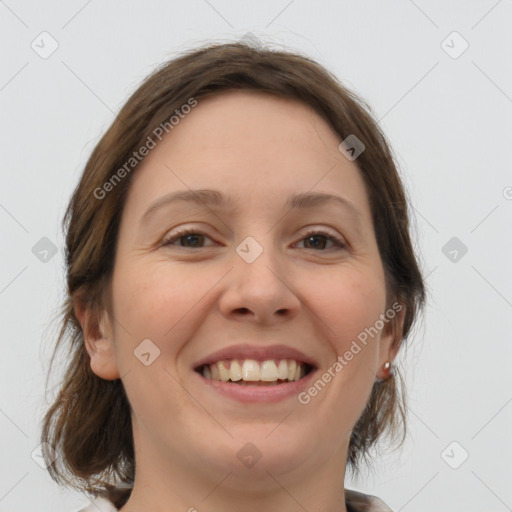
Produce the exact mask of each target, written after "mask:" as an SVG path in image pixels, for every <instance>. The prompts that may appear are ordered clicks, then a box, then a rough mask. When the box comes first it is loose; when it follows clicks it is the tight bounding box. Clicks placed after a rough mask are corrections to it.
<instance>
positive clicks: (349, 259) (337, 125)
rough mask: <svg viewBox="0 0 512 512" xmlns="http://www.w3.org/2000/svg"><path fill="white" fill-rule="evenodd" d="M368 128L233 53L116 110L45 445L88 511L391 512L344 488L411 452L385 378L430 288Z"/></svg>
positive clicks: (302, 81)
mask: <svg viewBox="0 0 512 512" xmlns="http://www.w3.org/2000/svg"><path fill="white" fill-rule="evenodd" d="M368 110H369V109H368V107H367V106H366V105H365V104H364V103H363V102H362V101H361V100H359V99H358V98H357V97H356V96H355V95H354V94H353V93H351V92H350V91H348V90H347V89H345V88H344V87H343V86H342V85H341V84H340V83H339V82H338V81H337V79H336V78H335V77H334V76H333V75H331V74H330V73H329V72H328V71H326V70H325V69H324V68H323V67H321V66H320V65H318V64H317V63H315V62H313V61H312V60H310V59H308V58H306V57H303V56H300V55H297V54H292V53H288V52H278V51H271V50H265V49H255V48H252V47H250V46H247V45H244V44H241V43H231V44H220V45H213V46H208V47H204V48H201V49H196V50H194V51H191V52H189V53H188V54H185V55H182V56H180V57H179V58H177V59H175V60H173V61H171V62H169V63H167V64H165V65H164V66H163V67H161V68H160V69H159V70H157V71H155V73H153V74H152V75H151V76H150V77H148V78H147V79H146V80H145V81H144V83H143V84H142V85H141V86H140V87H139V89H138V90H137V91H136V92H135V93H134V94H133V95H132V97H131V98H130V99H129V100H128V101H127V103H126V104H125V106H124V107H123V108H122V110H121V112H120V113H119V115H118V116H117V118H116V119H115V120H114V122H113V123H112V126H111V127H110V128H109V129H108V131H107V133H106V134H105V135H104V136H103V138H102V139H101V140H100V142H99V143H98V145H97V146H96V148H95V149H94V151H93V153H92V155H91V157H90V159H89V161H88V162H87V165H86V167H85V170H84V172H83V175H82V178H81V180H80V183H79V184H78V186H77V188H76V190H75V192H74V194H73V197H72V199H71V202H70V204H69V207H68V210H67V212H66V216H65V229H66V234H67V237H66V251H67V252H66V258H67V285H68V290H67V291H68V299H67V301H66V303H65V305H64V308H63V320H62V322H63V323H62V330H61V333H60V337H59V340H58V343H57V348H58V347H59V346H60V345H62V344H63V342H64V340H66V339H68V340H69V341H70V344H71V350H72V357H71V359H69V362H68V367H67V372H66V374H65V377H64V380H63V382H62V387H61V390H60V393H59V394H58V396H57V398H56V400H55V402H54V403H53V405H52V407H51V408H50V409H49V411H48V412H47V414H46V417H45V421H44V425H43V431H42V440H43V442H46V443H48V444H47V445H44V446H48V447H50V446H51V447H53V448H55V449H56V450H57V453H59V457H58V458H57V459H56V460H53V459H54V457H52V456H51V455H52V452H51V450H47V451H46V453H45V457H46V458H47V463H48V464H50V465H49V471H50V474H51V476H52V478H54V479H55V480H56V481H57V482H59V483H63V484H65V485H69V486H73V487H74V488H76V489H79V490H82V491H85V492H88V493H90V494H91V495H92V496H93V497H95V498H96V502H95V504H92V505H91V506H90V509H91V510H92V509H94V510H97V508H101V509H102V510H106V507H105V504H106V503H107V504H108V507H109V509H111V510H121V511H122V512H135V511H137V510H138V511H141V510H152V511H160V510H165V511H175V510H176V511H177V510H189V511H193V510H198V511H201V512H202V511H217V510H223V511H228V510H241V509H243V510H246V511H260V510H267V511H273V510H276V511H277V510H279V511H292V510H294V511H295V510H308V511H311V512H312V511H320V510H322V511H327V510H329V511H331V510H332V511H335V510H336V511H347V512H352V511H386V510H391V509H390V508H389V507H388V506H387V505H385V504H384V503H383V502H382V501H381V500H379V499H378V498H375V497H371V496H368V495H365V494H362V493H358V492H356V491H353V490H348V489H344V485H343V482H344V478H345V472H346V468H348V469H349V470H351V471H353V472H354V473H357V471H358V469H359V466H360V463H361V462H364V461H366V460H368V459H369V456H368V453H369V449H370V448H371V447H372V446H373V445H375V443H376V442H377V441H378V440H380V439H381V438H383V436H385V435H387V436H388V437H390V438H391V439H393V440H397V439H398V438H399V437H400V436H399V432H400V431H402V434H403V435H402V441H403V438H404V436H405V409H404V407H405V401H404V395H403V393H402V392H401V387H400V385H399V381H400V374H399V372H398V370H397V369H396V368H395V367H394V365H393V361H394V360H395V358H396V356H397V353H398V351H399V349H400V347H401V346H402V344H403V343H404V342H405V340H406V338H407V335H408V333H409V332H410V330H411V327H412V325H413V323H414V321H415V319H416V317H417V315H418V312H419V311H420V309H421V308H422V307H423V305H424V301H425V289H424V282H423V279H422V276H421V272H420V270H419V268H418V264H417V260H416V257H415V254H414V251H413V249H412V244H411V240H410V236H409V223H408V214H407V203H406V197H405V194H404V190H403V186H402V184H401V181H400V178H399V175H398V173H397V170H396V167H395V164H394V161H393V158H392V155H391V152H390V149H389V147H388V144H387V143H386V139H385V137H384V135H383V134H382V133H381V132H380V130H379V128H378V126H377V124H376V122H375V121H374V120H373V119H372V117H371V115H370V114H369V113H368ZM67 334H71V335H70V336H67V337H66V335H67ZM54 356H55V354H54ZM100 503H101V507H99V504H100ZM85 510H89V509H85Z"/></svg>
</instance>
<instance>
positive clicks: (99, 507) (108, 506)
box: [75, 496, 118, 512]
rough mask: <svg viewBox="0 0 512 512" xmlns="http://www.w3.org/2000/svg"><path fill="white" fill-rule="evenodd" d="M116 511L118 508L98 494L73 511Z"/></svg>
mask: <svg viewBox="0 0 512 512" xmlns="http://www.w3.org/2000/svg"><path fill="white" fill-rule="evenodd" d="M98 511H101V512H118V509H117V508H116V507H114V505H112V503H110V501H108V500H107V499H105V498H102V497H100V496H98V497H97V498H95V499H94V500H93V501H90V502H89V504H88V505H87V506H85V507H84V508H81V509H79V510H76V511H75V512H98Z"/></svg>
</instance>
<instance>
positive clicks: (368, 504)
mask: <svg viewBox="0 0 512 512" xmlns="http://www.w3.org/2000/svg"><path fill="white" fill-rule="evenodd" d="M345 503H346V505H347V512H393V511H392V510H391V509H390V508H389V507H388V506H387V505H386V504H385V503H384V502H383V501H382V500H381V499H380V498H377V497H376V496H371V495H369V494H363V493H362V492H358V491H354V490H351V489H345Z"/></svg>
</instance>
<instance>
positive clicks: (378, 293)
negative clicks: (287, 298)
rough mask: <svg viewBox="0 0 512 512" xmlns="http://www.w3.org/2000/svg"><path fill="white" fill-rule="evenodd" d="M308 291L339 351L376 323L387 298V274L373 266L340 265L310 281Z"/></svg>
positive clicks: (334, 345)
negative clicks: (385, 279) (342, 266)
mask: <svg viewBox="0 0 512 512" xmlns="http://www.w3.org/2000/svg"><path fill="white" fill-rule="evenodd" d="M317 283H318V281H317ZM308 294H309V299H310V300H311V301H312V306H313V307H314V310H315V311H318V313H319V315H320V317H321V319H322V321H323V323H324V328H325V329H326V332H327V334H328V338H329V339H330V340H332V345H333V347H334V348H335V349H336V351H337V353H338V354H342V353H343V352H345V350H348V348H349V347H350V344H351V342H352V340H356V339H357V337H358V336H359V335H360V334H361V333H362V332H365V329H367V328H369V327H370V326H373V325H374V324H375V322H376V321H377V320H378V318H379V315H380V314H381V313H383V312H384V308H385V302H386V291H385V284H384V278H383V276H382V274H381V273H380V272H379V271H378V270H376V269H374V268H373V267H371V268H355V267H345V268H343V269H340V271H339V272H336V273H331V274H330V275H326V278H325V279H323V280H322V281H321V282H320V283H319V284H317V286H315V288H314V289H312V288H311V285H310V286H309V292H308Z"/></svg>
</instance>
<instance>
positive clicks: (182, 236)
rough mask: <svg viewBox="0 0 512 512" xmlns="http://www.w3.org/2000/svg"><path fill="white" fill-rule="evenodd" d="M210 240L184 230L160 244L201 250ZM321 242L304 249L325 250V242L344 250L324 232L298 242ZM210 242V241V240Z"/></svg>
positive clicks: (337, 240) (338, 241)
mask: <svg viewBox="0 0 512 512" xmlns="http://www.w3.org/2000/svg"><path fill="white" fill-rule="evenodd" d="M205 238H207V239H210V237H208V236H206V235H205V234H204V233H201V232H199V231H194V230H191V229H189V230H184V231H178V232H177V233H175V234H174V235H172V236H171V237H169V238H167V239H165V240H164V241H163V242H162V246H173V245H175V242H176V241H178V240H180V241H181V243H180V245H179V246H180V247H185V248H187V249H195V248H198V249H201V248H202V247H201V246H200V245H199V244H201V242H204V239H205ZM315 239H316V240H319V239H320V240H321V241H320V242H319V243H318V242H313V243H312V245H313V246H312V247H305V248H306V249H319V248H320V249H326V247H325V244H326V243H327V242H332V243H334V245H335V246H337V247H338V248H339V249H344V248H345V244H344V243H343V241H342V240H340V239H339V238H338V237H336V236H333V235H331V234H330V233H328V232H326V231H310V232H309V233H306V234H305V235H304V237H303V238H302V239H301V240H300V241H301V242H302V241H307V243H309V242H311V241H312V240H315ZM210 240H211V239H210ZM189 242H190V243H191V244H192V245H187V244H188V243H189Z"/></svg>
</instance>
